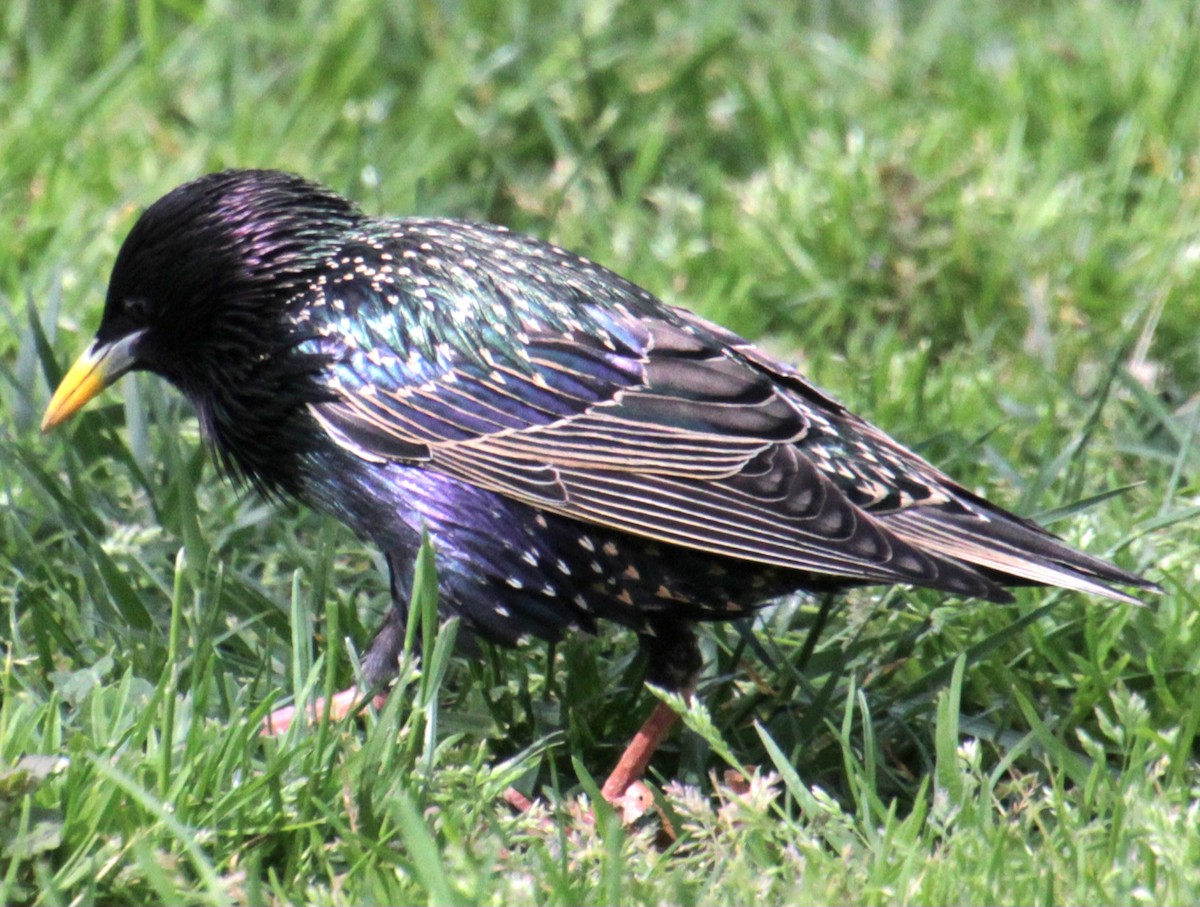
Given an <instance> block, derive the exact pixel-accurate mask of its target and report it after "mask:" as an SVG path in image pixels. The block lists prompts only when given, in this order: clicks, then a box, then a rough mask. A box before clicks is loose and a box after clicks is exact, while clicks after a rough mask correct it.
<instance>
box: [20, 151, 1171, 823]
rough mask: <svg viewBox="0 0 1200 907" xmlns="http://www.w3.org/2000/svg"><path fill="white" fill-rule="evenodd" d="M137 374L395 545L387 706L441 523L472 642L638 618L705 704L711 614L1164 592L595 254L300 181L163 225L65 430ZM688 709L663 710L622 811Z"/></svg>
mask: <svg viewBox="0 0 1200 907" xmlns="http://www.w3.org/2000/svg"><path fill="white" fill-rule="evenodd" d="M131 370H142V371H148V372H151V373H153V374H156V375H158V376H161V377H162V378H164V379H166V380H167V381H168V382H169V383H170V384H172V385H174V386H175V387H176V388H177V389H178V390H179V391H180V392H181V393H182V395H183V396H184V397H185V398H186V399H187V400H189V401H190V403H191V404H192V406H193V407H194V408H195V411H196V413H197V415H198V420H199V424H200V426H201V429H202V434H203V437H204V438H205V440H206V442H207V444H208V445H209V446H210V447H211V449H212V451H213V452H214V454H215V459H216V461H217V462H218V464H219V466H220V467H221V469H222V471H223V472H224V473H225V474H226V475H227V476H229V477H230V478H231V479H232V480H233V481H234V482H236V483H240V484H243V485H249V486H251V487H252V488H253V489H255V490H256V491H257V492H258V493H260V494H262V495H263V496H264V497H266V498H268V499H272V500H275V499H287V498H292V499H297V500H299V501H300V502H302V503H304V504H306V505H308V506H310V507H313V508H316V509H318V510H321V511H324V512H326V513H328V514H332V515H333V516H334V517H336V518H337V519H338V520H340V521H342V522H343V523H345V524H346V525H348V526H349V527H350V528H351V529H352V530H353V531H354V532H355V533H356V534H357V535H358V536H360V537H362V538H363V539H365V540H368V541H369V542H372V543H374V544H375V545H377V546H378V547H379V548H380V549H381V550H382V552H383V555H384V559H385V561H386V564H387V567H388V571H389V574H390V595H391V599H392V601H391V607H389V608H388V609H387V612H386V616H385V618H384V619H383V621H382V624H381V626H380V628H379V630H378V632H377V633H376V634H375V636H374V638H373V640H372V641H371V643H370V644H369V646H368V647H367V648H366V650H365V652H364V654H363V657H362V659H361V665H360V676H361V678H362V681H363V685H364V687H365V688H366V689H368V690H375V691H379V690H386V685H387V683H388V681H389V680H391V679H392V678H394V676H395V674H396V672H397V664H398V661H399V659H400V657H401V655H402V654H403V647H404V639H405V627H406V624H407V619H408V614H407V608H408V602H409V597H410V593H411V584H412V573H413V567H414V561H415V558H416V555H417V552H418V549H419V547H420V544H421V540H422V538H423V537H424V535H426V534H427V535H428V537H429V538H430V539H431V540H432V543H433V548H434V552H435V554H434V558H435V563H436V571H437V576H438V587H439V609H440V612H441V614H442V615H443V616H445V617H451V616H456V617H458V618H460V621H461V624H460V626H461V627H462V628H464V629H465V630H466V631H468V633H469V634H471V635H474V636H477V637H481V638H483V639H486V640H490V641H492V642H495V643H500V644H511V643H515V642H516V641H517V640H519V639H521V638H523V637H536V638H541V639H545V640H550V641H554V640H557V639H559V638H560V637H562V635H563V634H564V633H565V632H567V631H569V630H582V631H587V632H597V630H598V628H599V627H600V626H601V625H602V624H609V623H611V624H615V625H619V626H623V627H626V628H629V629H631V630H632V631H634V632H635V633H636V634H637V636H638V639H639V641H640V644H641V645H642V647H643V648H644V649H645V651H646V654H647V659H646V662H647V680H648V681H650V682H652V683H655V684H658V685H660V686H662V687H665V688H667V689H668V690H674V691H681V692H684V693H685V694H686V693H688V692H690V691H691V689H692V688H693V687H694V684H695V681H696V678H697V676H698V672H699V670H700V668H701V659H700V655H699V649H698V646H697V641H696V635H695V630H694V625H695V624H696V623H697V622H701V621H710V620H711V621H723V620H731V619H736V618H741V617H746V616H748V615H752V614H753V613H755V611H756V610H757V609H760V608H761V607H763V606H764V605H766V604H768V603H770V602H772V601H773V600H776V599H778V598H780V597H781V596H783V595H786V594H790V593H794V592H798V591H799V592H806V593H832V592H837V591H841V590H846V589H849V588H852V587H858V586H869V585H894V584H906V585H910V586H916V587H924V588H928V589H934V590H939V591H941V592H945V593H949V594H952V595H955V596H959V597H962V598H973V599H980V600H983V601H987V602H995V603H1003V602H1009V601H1012V594H1011V593H1010V592H1009V591H1008V590H1007V587H1010V586H1023V585H1035V586H1056V587H1061V588H1064V589H1069V590H1074V591H1076V592H1080V593H1085V594H1088V595H1092V596H1100V597H1104V598H1108V599H1112V600H1116V601H1119V602H1136V601H1138V599H1137V598H1135V597H1134V596H1133V595H1132V594H1130V593H1129V592H1126V591H1123V590H1122V589H1121V588H1118V587H1126V588H1132V589H1137V590H1142V591H1157V590H1158V587H1157V586H1156V585H1155V584H1154V583H1152V582H1150V581H1148V580H1146V579H1144V578H1142V577H1141V576H1139V575H1136V574H1134V573H1132V572H1129V571H1127V570H1125V569H1122V568H1120V567H1117V566H1115V565H1113V564H1111V563H1108V562H1106V561H1104V560H1101V559H1099V558H1097V557H1094V556H1091V555H1089V554H1085V553H1083V552H1080V551H1077V550H1075V549H1073V548H1071V547H1069V546H1068V545H1067V544H1065V543H1064V542H1062V541H1060V540H1059V539H1058V538H1056V537H1055V536H1053V535H1051V534H1050V533H1048V532H1047V531H1045V530H1044V529H1042V528H1041V527H1039V526H1038V525H1036V524H1035V523H1033V522H1031V521H1029V520H1026V519H1024V518H1021V517H1019V516H1016V515H1014V514H1013V513H1010V512H1008V511H1007V510H1004V509H1003V508H1001V507H1000V506H997V505H996V504H993V503H991V502H989V501H987V500H985V499H984V498H983V497H981V496H980V495H978V494H976V493H974V492H972V491H969V490H968V489H967V488H965V487H963V486H962V485H960V484H958V483H957V482H955V481H954V480H953V479H951V478H950V477H948V476H947V475H945V474H944V473H943V472H941V471H940V470H938V469H937V468H936V467H934V466H933V465H931V464H930V463H928V462H926V461H925V460H924V459H922V458H921V457H920V456H918V455H917V454H915V453H913V452H912V451H911V450H909V449H907V448H906V447H904V446H903V445H901V444H900V443H899V442H897V441H895V440H893V439H892V438H891V437H889V436H888V435H887V434H885V433H884V432H883V431H882V430H881V429H879V428H877V427H875V426H874V425H872V424H871V423H870V422H868V421H866V420H865V419H863V418H861V417H859V416H857V415H855V414H854V413H852V412H851V411H849V410H848V409H847V408H846V407H845V406H843V405H842V404H841V403H839V402H838V401H837V400H836V399H835V398H834V397H833V396H832V395H830V394H829V393H827V392H826V391H824V390H821V389H820V388H818V387H817V386H815V385H814V384H812V383H811V382H810V381H808V380H807V379H806V378H805V377H804V376H803V375H802V374H801V373H800V372H799V371H797V370H796V369H795V368H793V367H792V366H790V365H788V364H786V363H784V362H782V361H780V360H778V359H777V358H775V357H772V356H771V355H769V354H768V353H766V352H765V351H763V350H762V349H760V348H758V347H756V346H755V345H753V344H752V343H750V342H748V341H747V340H745V339H743V338H742V337H740V336H738V335H736V334H735V333H733V332H731V331H729V330H727V329H725V328H723V327H721V326H719V325H717V324H714V323H712V322H710V321H707V320H705V319H704V318H701V317H700V316H698V315H696V314H694V313H693V312H691V311H689V310H687V309H685V308H681V307H676V306H672V305H668V304H667V303H665V302H663V301H662V300H660V299H659V298H657V297H656V296H655V295H653V294H652V293H650V292H649V291H647V290H645V289H643V288H641V287H640V286H638V285H636V284H634V283H632V282H630V281H629V280H627V279H625V278H624V277H621V276H619V275H618V274H616V273H614V272H612V271H610V270H608V269H606V268H604V267H602V266H601V265H599V264H596V263H594V262H592V261H589V260H588V259H586V258H583V257H581V256H579V255H576V254H574V253H572V252H569V251H567V250H565V249H562V248H560V247H558V246H556V245H552V244H550V243H547V242H543V241H541V240H538V239H535V238H531V237H527V236H523V235H518V234H516V233H513V232H510V231H509V230H508V229H506V228H505V227H502V226H494V225H490V224H486V223H477V222H471V221H466V220H453V219H444V218H430V217H409V218H403V219H396V218H377V217H371V216H368V215H367V214H365V213H364V212H363V211H362V210H361V209H360V208H359V207H358V206H356V205H355V204H353V203H352V202H351V201H349V200H347V199H346V198H344V197H342V196H340V195H338V194H336V193H334V192H333V191H331V190H329V189H327V188H324V187H323V186H321V185H318V184H316V183H314V182H311V181H309V180H307V179H305V178H303V177H300V176H296V175H293V174H288V173H283V172H279V171H274V170H227V171H222V172H218V173H211V174H208V175H204V176H201V177H199V178H197V179H195V180H193V181H191V182H188V183H186V184H184V185H181V186H179V187H177V188H176V189H174V190H172V191H171V192H169V193H168V194H166V195H165V196H163V197H162V198H160V199H159V200H158V201H156V202H154V203H153V204H152V205H150V207H149V208H147V209H146V210H145V211H144V213H142V214H141V216H140V218H139V219H138V220H137V221H136V222H135V224H134V226H133V228H132V229H131V230H130V232H129V234H128V235H127V237H126V239H125V240H124V243H123V244H122V246H121V248H120V251H119V252H118V254H117V257H116V260H115V263H114V265H113V269H112V274H111V277H110V281H109V285H108V291H107V296H106V299H105V304H104V310H103V314H102V316H101V319H100V324H99V327H98V329H97V332H96V334H95V338H94V340H93V341H92V343H91V345H90V346H89V347H88V348H87V349H86V351H85V352H84V353H83V354H82V355H81V356H80V357H79V359H78V360H77V361H76V362H75V364H74V365H73V366H72V367H71V368H70V369H69V370H68V371H67V373H66V374H65V376H64V377H63V379H62V381H61V383H60V384H59V386H58V388H57V390H56V391H55V392H54V394H53V396H52V399H51V400H50V403H49V405H48V407H47V409H46V413H45V417H44V419H43V423H42V429H43V431H46V430H49V429H50V428H52V427H54V426H56V425H58V424H60V423H61V422H63V421H65V420H66V419H67V418H69V417H70V416H72V415H73V414H74V413H75V412H77V411H78V410H79V409H80V408H82V407H83V406H84V405H85V404H86V403H87V402H88V401H89V400H91V399H92V398H94V397H95V396H96V395H98V394H99V393H100V392H101V391H102V390H103V389H104V388H105V387H107V386H108V385H110V384H112V383H113V381H115V380H116V379H117V378H118V377H120V376H121V375H123V374H125V373H126V372H129V371H131ZM381 695H382V694H381ZM358 696H359V690H358V688H352V689H351V690H349V691H346V693H345V694H343V696H342V698H340V699H337V701H336V703H335V705H337V707H338V708H339V709H340V710H341V711H340V712H339V714H343V715H344V714H345V713H346V712H347V711H349V710H350V709H351V708H352V706H351V705H350V703H352V702H358V701H359V699H358ZM292 717H293V716H292V714H291V713H287V712H285V711H283V710H281V712H280V713H278V722H279V724H280V725H286V724H287V722H288V721H289V720H291V718H292ZM673 719H674V713H673V712H671V711H670V709H669V708H667V707H666V706H665V705H664V704H663V703H660V705H659V706H658V707H656V708H655V710H654V712H653V713H652V714H651V716H650V718H649V719H647V723H646V725H645V726H644V727H643V732H641V733H639V736H638V738H637V739H635V742H634V744H632V745H631V747H630V749H629V750H627V751H626V754H625V756H623V757H622V759H621V761H620V762H619V763H618V766H617V768H616V769H614V771H613V773H612V774H611V775H610V776H609V778H608V780H607V781H606V782H605V786H604V788H603V792H604V795H605V796H606V797H608V798H609V799H612V800H614V802H615V801H616V800H619V798H620V797H621V796H623V795H624V793H625V791H626V790H627V789H629V787H630V786H631V785H632V784H634V783H635V782H637V780H638V779H639V778H640V777H641V775H642V773H644V771H645V770H646V767H647V765H648V762H649V759H650V756H651V755H652V753H653V750H654V748H655V747H656V746H657V745H658V743H659V742H660V741H661V740H662V738H663V737H664V736H665V735H666V733H667V732H668V731H669V729H670V726H671V724H672V723H673Z"/></svg>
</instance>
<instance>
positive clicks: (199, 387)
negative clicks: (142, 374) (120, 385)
mask: <svg viewBox="0 0 1200 907" xmlns="http://www.w3.org/2000/svg"><path fill="white" fill-rule="evenodd" d="M360 218H361V214H360V212H359V211H358V209H357V208H355V207H354V206H353V205H352V204H351V203H350V202H348V201H346V200H345V199H343V198H341V197H340V196H338V195H335V194H334V193H332V192H330V191H328V190H326V189H324V188H322V187H320V186H318V185H315V184H313V183H310V182H307V181H305V180H303V179H301V178H300V177H296V176H292V175H289V174H284V173H279V172H275V171H264V170H236V171H226V172H223V173H214V174H210V175H208V176H204V177H201V178H200V179H197V180H195V181H193V182H190V183H187V184H185V185H183V186H180V187H179V188H177V189H175V190H173V191H172V192H170V193H169V194H167V195H165V196H164V197H163V198H161V199H159V200H158V201H157V202H155V203H154V204H153V205H151V206H150V208H148V209H147V210H146V212H145V213H144V214H143V215H142V216H141V218H140V219H139V220H138V222H137V223H136V224H135V225H134V227H133V229H132V230H131V231H130V233H129V235H128V237H126V239H125V242H124V244H123V245H122V247H121V251H120V253H119V254H118V255H117V260H116V263H115V265H114V266H113V271H112V276H111V278H110V280H109V286H108V296H107V300H106V302H105V306H104V314H103V316H102V318H101V320H100V327H99V329H98V330H97V332H96V337H95V339H94V340H93V341H92V343H91V345H90V346H89V347H88V349H87V350H86V351H85V352H84V353H83V355H82V356H80V357H79V359H78V360H77V361H76V362H75V364H74V365H73V366H72V367H71V368H70V370H69V371H68V372H67V374H66V376H65V377H64V378H63V380H62V382H61V383H60V384H59V386H58V389H57V390H56V391H55V393H54V396H53V398H52V399H51V401H50V405H49V406H48V407H47V409H46V414H45V416H44V418H43V420H42V430H43V431H46V430H48V429H50V428H52V427H54V426H56V425H58V424H59V423H61V422H63V421H65V420H66V419H68V418H69V417H70V416H72V415H73V414H74V413H75V412H77V411H78V410H79V409H80V408H82V407H83V406H84V405H85V404H86V403H87V402H88V401H89V400H91V399H92V398H93V397H95V396H96V395H97V394H99V393H100V392H101V391H102V390H103V389H104V388H105V387H107V386H108V385H109V384H111V383H112V382H113V381H115V380H116V379H117V378H119V377H120V376H121V375H123V374H125V373H126V372H128V371H131V370H137V369H141V370H146V371H150V372H154V373H155V374H158V375H161V376H162V377H164V378H166V379H167V380H168V381H170V382H171V383H173V384H174V385H176V386H177V387H178V388H179V389H180V390H182V391H183V392H184V394H185V395H186V396H187V397H188V398H190V399H191V400H192V402H193V404H195V405H196V407H197V410H198V411H199V413H200V417H201V420H202V422H203V423H204V427H205V429H206V434H207V435H208V436H209V438H210V439H211V440H212V441H213V442H214V443H215V444H216V446H217V447H218V450H219V451H220V452H221V453H222V455H223V456H225V455H229V454H230V453H232V454H233V455H234V459H235V460H238V459H240V458H239V456H238V455H239V454H240V453H241V451H238V450H236V449H234V450H233V451H230V450H228V449H227V448H228V447H230V446H234V447H235V448H236V446H237V444H238V436H239V435H241V434H248V433H252V432H254V431H261V430H263V429H265V428H267V426H265V425H246V424H243V422H236V423H235V420H243V421H244V419H245V417H246V415H247V414H249V415H250V416H252V417H257V420H258V421H263V420H265V419H268V418H271V417H273V416H277V415H278V416H279V417H280V418H283V416H282V415H280V414H282V413H284V412H285V407H286V405H287V404H288V403H289V401H290V400H291V398H292V396H294V395H297V394H300V395H302V394H303V393H304V391H303V388H302V387H301V386H300V382H297V381H296V380H295V379H296V377H297V373H299V372H303V370H304V369H305V368H307V369H308V370H309V371H311V369H312V364H311V363H307V364H306V363H305V362H303V361H302V360H303V357H299V358H298V357H296V356H293V355H291V353H292V351H293V350H294V348H295V346H296V345H297V344H298V343H299V342H300V341H301V340H302V339H303V338H301V337H297V336H296V335H295V333H294V332H292V331H289V330H288V327H287V318H286V316H287V314H288V312H289V305H291V304H293V300H295V299H297V298H298V296H299V294H300V292H301V291H302V290H303V288H304V287H305V286H306V285H307V283H308V281H310V280H311V279H312V277H313V275H314V274H316V273H319V270H320V268H321V266H322V265H323V263H324V260H325V258H326V257H328V256H329V255H331V254H333V252H334V251H335V250H336V248H337V247H338V245H339V244H340V243H341V242H342V241H343V240H344V237H345V236H346V233H347V231H348V230H351V229H352V228H353V227H354V225H355V224H356V223H357V222H358V221H359V220H360ZM260 404H261V405H260ZM222 442H226V443H224V444H223V443H222ZM236 465H237V464H235V466H236ZM241 465H242V466H243V467H244V466H245V465H246V464H244V463H243V464H241ZM237 471H242V472H246V471H247V470H246V469H245V468H242V469H240V470H237ZM251 477H252V478H254V475H253V472H252V471H251Z"/></svg>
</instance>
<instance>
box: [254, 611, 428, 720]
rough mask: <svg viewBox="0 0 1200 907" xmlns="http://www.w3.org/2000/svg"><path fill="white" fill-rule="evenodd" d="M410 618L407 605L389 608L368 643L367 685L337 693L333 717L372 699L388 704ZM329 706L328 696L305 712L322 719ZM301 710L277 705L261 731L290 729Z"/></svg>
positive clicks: (379, 706) (365, 661)
mask: <svg viewBox="0 0 1200 907" xmlns="http://www.w3.org/2000/svg"><path fill="white" fill-rule="evenodd" d="M406 620H407V617H406V609H402V608H400V607H398V606H396V605H393V606H392V607H391V608H389V609H388V613H387V616H386V617H384V619H383V624H382V625H381V626H380V628H379V630H378V632H376V634H375V638H374V639H372V640H371V644H370V645H369V646H367V651H366V652H364V653H363V659H362V676H363V680H364V681H365V682H366V683H365V686H363V687H360V686H358V685H355V686H351V687H348V688H347V689H345V690H342V691H341V692H340V693H335V694H334V695H333V696H332V697H331V698H330V700H329V703H328V708H329V718H330V720H332V721H341V720H342V719H343V718H345V717H346V716H348V715H353V714H356V713H357V712H360V711H362V709H364V708H366V705H367V703H368V702H370V703H372V704H374V706H375V708H377V709H382V708H383V707H384V705H385V704H386V703H387V697H388V694H387V688H386V686H384V685H385V684H386V683H387V682H388V681H390V680H391V679H392V678H393V677H395V676H396V665H397V663H398V662H399V660H400V653H401V652H402V651H403V649H404V626H405V622H406ZM381 687H382V688H383V689H382V692H379V693H377V694H376V695H375V697H374V698H373V699H368V698H367V695H368V694H369V693H370V692H371V691H372V690H377V689H380V688H381ZM325 710H326V703H325V700H324V698H321V699H317V700H315V701H314V702H313V703H312V704H311V705H310V706H309V707H308V708H307V709H304V710H303V713H304V714H305V715H306V716H307V718H308V720H309V721H310V722H311V721H319V720H320V719H321V716H322V715H324V714H325ZM299 714H301V709H299V708H297V707H296V706H295V705H289V706H285V707H284V708H282V709H276V710H275V711H273V712H272V713H271V714H270V715H268V716H267V717H266V718H265V719H263V726H262V730H261V731H260V733H261V734H262V735H263V736H267V737H269V736H273V735H275V734H282V733H284V732H285V731H287V729H288V728H289V727H290V726H291V724H292V722H293V721H295V720H296V717H297V716H298V715H299Z"/></svg>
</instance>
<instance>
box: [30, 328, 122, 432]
mask: <svg viewBox="0 0 1200 907" xmlns="http://www.w3.org/2000/svg"><path fill="white" fill-rule="evenodd" d="M143 333H144V331H135V332H134V333H132V334H127V335H126V336H124V337H121V338H120V339H118V340H114V341H112V342H111V343H101V342H100V341H98V340H97V341H94V342H93V343H92V345H91V346H90V347H88V349H87V352H85V353H84V354H83V355H82V356H80V357H79V358H78V359H76V360H75V364H74V365H72V366H71V368H70V369H69V370H68V371H67V374H66V375H65V376H63V379H62V381H61V382H60V383H59V385H58V390H56V391H55V392H54V396H53V397H51V398H50V405H49V406H47V407H46V414H45V415H44V416H42V431H49V430H50V429H52V428H54V426H56V425H58V424H59V423H60V422H65V421H66V420H67V419H69V418H70V417H71V416H73V415H75V413H76V412H78V411H79V410H80V409H82V408H83V407H84V405H85V404H86V403H87V402H88V401H89V400H91V399H92V398H93V397H95V396H96V395H97V394H99V393H100V391H102V390H104V389H105V388H106V387H108V386H109V385H110V384H112V383H113V382H114V381H116V380H117V379H118V378H120V377H121V376H122V375H124V374H125V373H126V372H127V371H129V370H130V369H131V368H133V366H134V364H135V360H136V357H135V353H134V350H135V347H136V346H137V341H138V340H140V339H141V337H142V334H143Z"/></svg>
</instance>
